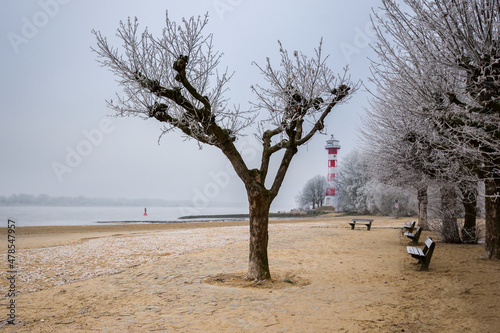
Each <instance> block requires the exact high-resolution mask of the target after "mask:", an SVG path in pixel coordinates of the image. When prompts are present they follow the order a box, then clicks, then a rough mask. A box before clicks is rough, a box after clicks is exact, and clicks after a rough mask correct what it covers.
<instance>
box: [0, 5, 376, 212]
mask: <svg viewBox="0 0 500 333" xmlns="http://www.w3.org/2000/svg"><path fill="white" fill-rule="evenodd" d="M378 5H379V2H378V1H368V0H362V1H345V0H329V1H326V0H325V1H289V0H288V1H284V0H283V1H261V0H259V1H248V0H246V1H245V0H215V1H201V0H192V1H190V0H184V1H165V0H163V1H153V0H151V1H130V0H125V1H124V0H122V1H105V2H104V1H96V0H86V1H77V0H39V1H13V0H10V1H5V2H4V3H3V9H2V14H1V16H2V19H1V20H0V30H1V39H0V43H1V57H2V62H1V63H2V66H1V69H0V71H1V81H0V85H1V89H0V105H1V113H0V138H1V146H0V156H1V159H0V174H1V178H0V195H10V194H13V193H30V194H43V193H45V194H49V195H54V196H58V195H65V196H76V195H85V196H90V197H127V198H141V197H150V198H164V199H187V200H192V201H193V204H195V205H207V204H210V202H215V201H240V202H241V203H242V204H241V206H242V207H244V206H245V205H246V193H245V190H244V187H243V185H242V183H241V181H240V180H239V179H238V178H237V177H236V175H235V174H234V172H232V171H231V170H230V169H229V168H228V166H229V163H228V161H227V160H226V159H225V157H224V156H223V155H222V153H220V152H219V151H218V150H216V149H214V148H211V147H207V146H205V147H203V149H202V150H199V149H198V146H197V144H196V142H195V141H193V140H191V141H183V139H182V138H181V136H180V134H179V133H169V134H168V135H165V136H164V137H163V138H162V140H161V141H160V145H158V143H157V141H158V137H159V135H160V133H161V131H160V127H161V124H159V123H158V122H157V121H155V120H153V119H151V120H146V121H144V120H141V119H139V118H125V119H124V118H113V117H109V116H110V115H112V111H111V110H110V109H108V108H107V107H106V104H105V100H106V99H111V98H114V94H115V92H117V91H118V92H120V91H119V90H118V86H117V84H116V82H115V79H114V77H113V76H112V74H111V73H110V72H108V71H107V69H105V68H102V67H99V65H98V63H97V62H96V61H95V59H96V56H95V54H94V53H93V52H91V50H90V47H91V46H94V45H95V39H94V36H93V35H92V34H91V30H92V29H96V30H100V31H101V32H102V33H103V35H106V36H109V37H110V38H111V39H113V36H114V34H115V30H116V27H117V26H118V23H119V21H120V20H126V19H127V17H129V16H130V17H134V16H136V17H137V18H138V19H139V23H140V24H141V26H142V28H145V27H146V26H148V27H149V29H150V30H151V31H152V32H153V33H154V34H159V33H160V32H161V29H162V27H163V24H164V21H165V11H166V10H168V11H169V16H170V17H171V18H172V19H173V20H176V21H179V20H180V19H181V18H182V17H190V16H198V15H203V14H204V13H206V12H209V15H210V22H209V25H208V28H207V30H206V31H205V32H206V33H209V32H212V33H213V34H214V43H215V45H216V47H217V49H218V50H220V51H221V52H223V53H224V60H223V62H224V65H227V66H229V69H230V71H235V75H234V77H233V80H232V81H231V82H230V84H229V87H230V89H231V90H230V91H229V92H228V95H229V97H230V98H231V103H234V104H241V105H242V106H245V105H247V104H248V101H249V100H252V99H253V98H254V96H253V94H252V92H251V90H250V86H251V85H252V84H255V83H263V82H262V80H261V78H260V77H259V74H258V69H257V68H256V67H255V66H253V65H252V64H251V62H252V61H256V62H258V63H260V64H262V63H263V62H264V61H265V58H266V57H270V58H271V59H275V60H279V53H278V45H277V40H278V39H279V40H281V41H282V43H283V45H284V47H285V48H287V49H289V50H300V51H302V52H304V53H307V54H310V55H313V54H314V48H315V47H317V46H318V43H319V40H320V38H321V37H323V38H324V41H323V45H324V52H325V53H328V54H330V59H329V62H330V66H331V67H332V68H333V69H334V71H336V72H341V71H342V68H343V67H344V66H345V65H347V64H349V66H350V72H351V74H352V77H353V79H354V80H358V79H359V80H363V81H364V82H366V78H367V76H368V74H369V62H368V60H367V57H368V56H372V51H371V49H370V48H369V46H367V43H368V42H371V41H373V37H371V36H370V35H369V33H370V31H367V27H369V25H370V19H369V14H370V10H371V8H372V7H376V6H378ZM366 106H367V94H366V93H365V92H364V91H363V89H361V90H360V91H358V93H357V94H356V95H355V96H354V98H353V99H352V100H350V102H349V103H347V104H345V105H343V106H341V107H339V108H336V109H335V110H334V112H333V114H330V115H329V117H328V118H327V121H326V125H327V132H328V136H324V135H317V136H316V137H315V138H314V139H313V140H311V141H310V143H309V144H308V145H307V146H304V147H302V148H301V149H300V150H299V154H298V155H296V157H295V158H294V160H293V161H292V165H291V167H290V169H289V172H288V174H287V177H286V179H285V183H284V184H283V187H282V189H281V191H280V194H279V196H278V197H277V198H276V200H275V204H274V205H273V207H274V209H291V208H293V207H295V200H294V197H295V196H296V194H297V192H298V191H299V190H300V189H301V188H302V187H303V186H304V184H305V182H306V181H307V180H308V179H310V178H312V177H313V176H315V175H317V174H323V175H326V172H327V153H326V151H325V149H324V146H325V141H326V139H327V138H329V135H330V134H334V135H335V137H336V138H337V139H339V140H340V144H341V146H342V148H341V150H340V152H339V158H340V159H342V155H345V154H347V153H348V152H349V151H351V150H352V149H354V147H355V145H356V141H355V137H356V135H357V133H358V132H359V130H358V129H359V127H360V126H361V124H360V115H361V114H362V113H363V112H364V111H363V107H366ZM240 145H241V148H242V149H244V150H245V152H246V153H245V155H246V157H247V161H248V162H249V164H252V163H251V162H254V165H255V166H256V165H257V162H258V160H259V156H260V150H259V147H258V145H257V144H256V143H255V141H254V139H253V138H252V137H251V136H249V137H247V138H243V140H241V142H240Z"/></svg>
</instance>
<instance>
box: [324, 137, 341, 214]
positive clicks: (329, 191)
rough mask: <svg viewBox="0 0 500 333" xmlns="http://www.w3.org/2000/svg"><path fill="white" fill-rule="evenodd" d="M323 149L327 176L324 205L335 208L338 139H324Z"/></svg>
mask: <svg viewBox="0 0 500 333" xmlns="http://www.w3.org/2000/svg"><path fill="white" fill-rule="evenodd" d="M325 149H326V150H327V151H328V176H327V177H326V196H325V206H332V207H334V208H335V209H337V196H336V189H337V177H338V173H337V153H338V151H339V149H340V144H339V140H335V138H334V137H333V135H332V137H331V138H330V139H329V140H326V146H325Z"/></svg>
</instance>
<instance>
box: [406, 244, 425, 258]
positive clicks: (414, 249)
mask: <svg viewBox="0 0 500 333" xmlns="http://www.w3.org/2000/svg"><path fill="white" fill-rule="evenodd" d="M406 251H408V253H410V254H414V255H417V256H421V257H424V256H425V254H424V252H423V251H422V249H421V248H419V247H413V246H407V247H406Z"/></svg>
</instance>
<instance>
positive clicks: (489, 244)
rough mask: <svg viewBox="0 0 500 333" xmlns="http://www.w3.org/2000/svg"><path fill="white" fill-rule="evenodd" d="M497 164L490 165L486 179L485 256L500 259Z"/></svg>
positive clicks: (499, 175) (499, 187) (499, 173)
mask: <svg viewBox="0 0 500 333" xmlns="http://www.w3.org/2000/svg"><path fill="white" fill-rule="evenodd" d="M495 168H498V164H497V165H493V166H492V167H490V170H491V171H490V174H489V175H488V179H486V181H485V196H486V198H485V205H484V206H485V207H484V208H485V211H486V217H485V224H486V251H485V257H486V258H489V259H500V172H498V169H496V170H495Z"/></svg>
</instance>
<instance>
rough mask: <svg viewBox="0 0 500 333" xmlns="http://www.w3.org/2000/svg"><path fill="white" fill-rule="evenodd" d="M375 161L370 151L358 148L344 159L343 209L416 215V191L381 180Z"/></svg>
mask: <svg viewBox="0 0 500 333" xmlns="http://www.w3.org/2000/svg"><path fill="white" fill-rule="evenodd" d="M372 162H373V160H372V159H371V157H369V155H366V154H365V153H360V152H359V151H357V150H354V151H352V152H350V153H349V154H347V155H346V156H345V157H344V158H343V159H342V163H341V164H340V165H341V166H340V170H339V181H338V189H339V191H338V195H339V207H340V209H341V210H343V211H352V212H357V213H360V214H377V215H386V216H388V215H405V216H411V215H414V214H415V213H416V207H417V204H416V202H415V195H412V193H411V191H409V189H408V187H397V186H391V185H387V184H384V183H383V182H380V181H377V179H376V178H374V177H373V171H372V167H373V164H372ZM396 203H398V205H397V208H396Z"/></svg>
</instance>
